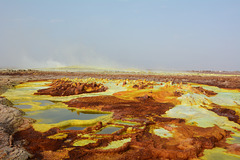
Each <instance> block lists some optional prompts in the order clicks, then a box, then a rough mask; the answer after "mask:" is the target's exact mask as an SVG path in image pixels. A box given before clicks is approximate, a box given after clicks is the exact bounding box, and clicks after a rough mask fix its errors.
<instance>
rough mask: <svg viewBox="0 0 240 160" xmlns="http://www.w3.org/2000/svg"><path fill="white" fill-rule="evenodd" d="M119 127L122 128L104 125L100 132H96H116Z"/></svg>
mask: <svg viewBox="0 0 240 160" xmlns="http://www.w3.org/2000/svg"><path fill="white" fill-rule="evenodd" d="M120 129H122V128H120V127H106V128H104V129H103V130H101V131H100V132H98V133H97V134H112V133H113V132H116V131H118V130H120Z"/></svg>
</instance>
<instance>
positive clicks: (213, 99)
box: [0, 78, 240, 160]
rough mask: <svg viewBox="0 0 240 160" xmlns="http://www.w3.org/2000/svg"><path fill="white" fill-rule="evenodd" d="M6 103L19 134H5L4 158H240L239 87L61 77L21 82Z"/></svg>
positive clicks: (9, 93) (233, 159) (193, 159)
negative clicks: (13, 155)
mask: <svg viewBox="0 0 240 160" xmlns="http://www.w3.org/2000/svg"><path fill="white" fill-rule="evenodd" d="M2 96H3V97H5V98H2V99H5V102H4V103H3V101H2V104H1V107H2V108H1V110H3V109H4V110H6V113H7V109H6V108H7V107H8V108H12V111H11V114H14V116H13V115H12V117H15V119H13V120H12V121H11V124H12V125H11V126H12V127H11V128H8V129H10V130H14V132H11V133H12V135H9V136H7V135H8V134H9V132H10V131H9V130H4V129H3V131H2V133H1V135H2V134H3V133H4V134H6V137H9V138H8V139H7V140H6V141H4V139H3V140H1V141H3V142H4V143H5V151H4V147H3V145H4V143H2V142H1V144H0V146H1V147H2V148H1V150H0V153H1V154H0V159H15V158H16V159H63V160H70V159H88V160H98V159H99V160H103V159H106V160H115V159H176V160H185V159H187V160H189V159H190V160H195V159H206V160H213V159H218V160H220V159H232V160H235V159H240V120H239V116H240V109H239V108H240V90H239V89H237V88H231V89H227V88H226V87H221V86H214V85H208V84H198V83H191V82H185V83H182V82H172V81H165V82H164V81H149V80H144V79H139V80H134V79H132V80H129V79H125V78H121V79H117V78H109V79H103V78H87V79H86V78H75V79H74V78H73V79H69V78H60V79H46V80H34V81H33V80H32V81H27V82H24V83H20V84H18V85H16V86H15V87H14V88H11V89H8V90H7V91H6V92H5V93H3V94H2ZM6 102H9V103H6ZM13 110H14V111H13ZM1 116H2V115H1ZM10 118H11V117H10ZM6 119H9V117H8V118H6ZM3 123H5V124H6V123H10V122H1V124H3ZM2 128H3V127H2ZM2 128H1V129H2ZM10 142H11V144H9V143H10ZM6 146H11V147H10V148H8V150H6ZM18 146H21V147H22V148H18ZM9 153H11V154H14V153H16V154H19V155H21V156H20V158H19V156H16V157H11V155H10V154H9Z"/></svg>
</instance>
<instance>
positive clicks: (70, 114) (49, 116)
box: [26, 108, 106, 124]
mask: <svg viewBox="0 0 240 160" xmlns="http://www.w3.org/2000/svg"><path fill="white" fill-rule="evenodd" d="M103 115H106V114H89V113H81V112H76V111H71V110H68V109H65V108H51V109H48V110H43V111H33V112H27V115H26V117H29V118H33V119H36V120H39V123H41V124H43V123H45V124H52V123H58V122H61V121H66V120H71V119H77V120H89V119H95V118H97V117H100V116H103Z"/></svg>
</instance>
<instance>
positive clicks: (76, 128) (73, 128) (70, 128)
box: [62, 126, 86, 130]
mask: <svg viewBox="0 0 240 160" xmlns="http://www.w3.org/2000/svg"><path fill="white" fill-rule="evenodd" d="M85 128H86V127H77V126H73V127H67V128H62V129H63V130H84V129H85Z"/></svg>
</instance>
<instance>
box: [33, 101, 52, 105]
mask: <svg viewBox="0 0 240 160" xmlns="http://www.w3.org/2000/svg"><path fill="white" fill-rule="evenodd" d="M34 102H39V103H41V104H40V105H39V106H47V105H52V104H54V103H53V102H52V101H48V100H38V101H34Z"/></svg>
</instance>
